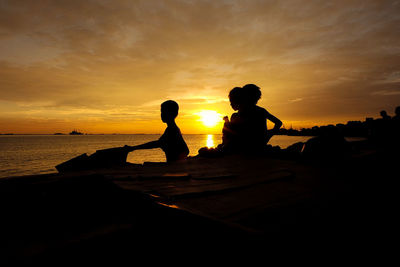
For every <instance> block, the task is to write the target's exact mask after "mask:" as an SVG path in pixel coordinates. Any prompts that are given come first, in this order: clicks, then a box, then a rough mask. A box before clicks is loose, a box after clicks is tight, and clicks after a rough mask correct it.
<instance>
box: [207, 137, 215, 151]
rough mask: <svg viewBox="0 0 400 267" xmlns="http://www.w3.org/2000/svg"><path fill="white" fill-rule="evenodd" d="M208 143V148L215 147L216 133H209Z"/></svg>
mask: <svg viewBox="0 0 400 267" xmlns="http://www.w3.org/2000/svg"><path fill="white" fill-rule="evenodd" d="M206 143H207V147H208V148H211V147H215V143H214V135H212V134H208V135H207V141H206Z"/></svg>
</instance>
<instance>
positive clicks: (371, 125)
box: [275, 118, 389, 137]
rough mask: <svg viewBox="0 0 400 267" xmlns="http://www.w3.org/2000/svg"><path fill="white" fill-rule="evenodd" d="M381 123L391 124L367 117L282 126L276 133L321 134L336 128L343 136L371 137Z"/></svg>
mask: <svg viewBox="0 0 400 267" xmlns="http://www.w3.org/2000/svg"><path fill="white" fill-rule="evenodd" d="M381 124H389V121H386V120H384V119H383V118H378V119H374V118H366V119H365V120H364V121H348V122H347V123H346V124H343V123H337V124H336V125H333V124H328V125H322V126H313V127H311V128H301V129H300V130H296V129H293V128H289V129H286V128H281V129H279V131H277V132H276V133H275V134H276V135H288V136H319V135H321V134H322V133H323V132H325V131H326V130H336V131H338V132H339V133H340V134H341V135H343V136H348V137H371V136H372V135H374V133H375V132H376V129H377V128H378V127H381V126H382V125H381Z"/></svg>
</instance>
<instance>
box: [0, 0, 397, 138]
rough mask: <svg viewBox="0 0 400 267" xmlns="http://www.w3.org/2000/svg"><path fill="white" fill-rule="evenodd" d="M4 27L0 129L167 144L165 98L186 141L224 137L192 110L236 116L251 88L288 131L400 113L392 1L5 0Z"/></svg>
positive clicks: (210, 117) (207, 117) (212, 118)
mask: <svg viewBox="0 0 400 267" xmlns="http://www.w3.org/2000/svg"><path fill="white" fill-rule="evenodd" d="M0 18H1V25H0V133H56V132H62V133H68V132H70V131H72V130H73V129H81V131H83V132H85V133H158V134H159V133H162V132H163V131H164V129H165V124H163V123H162V122H161V120H160V104H161V103H162V102H164V101H165V100H168V99H172V100H175V101H177V102H178V104H179V107H180V109H179V116H178V118H177V123H178V125H179V127H180V129H181V131H182V133H184V134H185V133H193V134H196V133H201V134H209V133H210V134H211V133H221V130H222V125H223V122H222V120H221V121H219V122H218V121H216V120H217V116H216V114H215V113H210V114H204V115H202V116H201V120H199V115H197V114H196V113H198V112H201V111H215V112H217V113H219V114H222V115H221V116H229V117H230V116H231V114H232V113H233V112H235V111H234V110H232V108H231V107H230V105H229V99H228V94H229V90H231V89H232V88H233V87H236V86H243V85H245V84H247V83H254V84H256V85H258V86H260V87H261V91H262V98H261V100H260V101H259V105H260V106H262V107H264V108H266V109H267V110H268V111H269V112H270V113H272V114H273V115H275V116H277V117H278V118H279V119H281V120H282V121H283V123H284V124H285V126H286V128H289V127H290V126H292V127H293V128H296V129H299V128H301V127H310V126H313V125H323V124H329V123H333V124H335V123H345V122H347V121H348V120H364V119H365V117H375V118H377V117H379V112H380V111H381V110H386V111H387V112H388V114H389V115H393V111H394V108H395V107H396V106H398V105H400V89H399V88H400V86H399V85H400V65H399V63H398V62H400V49H399V45H398V44H399V43H400V35H399V34H398V32H399V25H400V3H399V1H395V0H393V1H391V0H387V1H378V0H354V1H286V0H282V1H272V0H265V1H258V0H248V1H241V0H231V1H200V0H187V1H186V0H185V1H181V0H171V1H157V0H146V1H123V0H114V1H46V2H45V3H43V2H42V1H13V0H3V1H1V4H0ZM332 40H334V42H332ZM270 126H271V125H269V127H270Z"/></svg>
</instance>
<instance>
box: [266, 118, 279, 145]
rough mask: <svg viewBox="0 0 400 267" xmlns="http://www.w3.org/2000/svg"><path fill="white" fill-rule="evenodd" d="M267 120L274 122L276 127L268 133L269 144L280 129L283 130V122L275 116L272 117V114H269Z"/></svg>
mask: <svg viewBox="0 0 400 267" xmlns="http://www.w3.org/2000/svg"><path fill="white" fill-rule="evenodd" d="M267 119H268V120H270V121H272V122H273V123H274V124H275V125H274V128H273V129H272V130H271V131H268V132H267V143H268V142H269V140H270V139H271V137H272V136H273V135H274V134H275V133H276V132H278V130H279V128H281V126H282V122H281V120H280V119H278V118H277V117H275V116H274V115H272V114H271V113H269V112H268V113H267Z"/></svg>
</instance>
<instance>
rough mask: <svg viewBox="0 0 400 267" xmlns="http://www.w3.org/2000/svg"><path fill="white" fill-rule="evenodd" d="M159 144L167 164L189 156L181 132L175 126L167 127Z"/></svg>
mask: <svg viewBox="0 0 400 267" xmlns="http://www.w3.org/2000/svg"><path fill="white" fill-rule="evenodd" d="M159 142H160V147H161V149H162V150H163V151H164V153H165V157H166V158H167V162H172V161H177V160H182V159H185V158H186V157H187V156H188V154H189V148H188V146H187V145H186V142H185V140H183V137H182V134H181V131H180V129H179V128H178V126H177V125H176V124H174V125H168V127H167V129H165V131H164V134H163V135H162V136H161V137H160V139H159Z"/></svg>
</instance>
